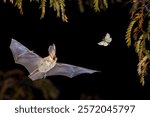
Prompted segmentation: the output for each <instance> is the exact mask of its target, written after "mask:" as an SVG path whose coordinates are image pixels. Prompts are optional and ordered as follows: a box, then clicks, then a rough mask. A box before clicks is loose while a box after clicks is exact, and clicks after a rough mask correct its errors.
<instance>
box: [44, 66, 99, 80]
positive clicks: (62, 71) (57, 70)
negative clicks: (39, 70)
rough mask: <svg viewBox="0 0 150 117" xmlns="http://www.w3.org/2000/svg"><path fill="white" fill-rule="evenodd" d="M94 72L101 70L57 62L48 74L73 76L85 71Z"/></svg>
mask: <svg viewBox="0 0 150 117" xmlns="http://www.w3.org/2000/svg"><path fill="white" fill-rule="evenodd" d="M94 72H99V71H96V70H91V69H87V68H83V67H78V66H74V65H69V64H63V63H57V64H56V65H55V66H54V67H53V68H52V69H51V70H49V71H48V72H47V73H46V74H47V76H52V75H63V76H67V77H70V78H72V77H75V76H77V75H80V74H84V73H88V74H92V73H94Z"/></svg>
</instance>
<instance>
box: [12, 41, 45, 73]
mask: <svg viewBox="0 0 150 117" xmlns="http://www.w3.org/2000/svg"><path fill="white" fill-rule="evenodd" d="M10 49H11V51H12V54H13V57H14V60H15V63H18V64H21V65H23V66H24V67H25V68H26V69H27V70H28V71H29V73H31V72H33V71H34V70H35V69H37V66H38V63H39V62H40V61H41V60H42V58H41V57H40V56H39V55H37V54H35V53H34V52H32V51H30V50H29V49H28V48H26V47H25V46H24V45H22V44H21V43H19V42H18V41H16V40H15V39H12V41H11V44H10Z"/></svg>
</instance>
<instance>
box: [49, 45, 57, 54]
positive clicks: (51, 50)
mask: <svg viewBox="0 0 150 117" xmlns="http://www.w3.org/2000/svg"><path fill="white" fill-rule="evenodd" d="M48 52H49V55H51V56H55V54H56V47H55V44H53V45H50V46H49V48H48Z"/></svg>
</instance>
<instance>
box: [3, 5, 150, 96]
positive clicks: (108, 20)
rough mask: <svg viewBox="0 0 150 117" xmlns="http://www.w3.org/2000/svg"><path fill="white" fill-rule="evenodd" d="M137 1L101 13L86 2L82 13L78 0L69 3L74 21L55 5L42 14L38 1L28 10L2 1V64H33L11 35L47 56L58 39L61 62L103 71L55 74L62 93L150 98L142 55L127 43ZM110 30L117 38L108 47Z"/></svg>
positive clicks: (13, 67)
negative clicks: (15, 51)
mask: <svg viewBox="0 0 150 117" xmlns="http://www.w3.org/2000/svg"><path fill="white" fill-rule="evenodd" d="M130 7H131V5H130V4H127V5H123V4H121V3H117V4H113V5H111V6H109V8H108V9H107V10H106V11H101V12H100V13H95V12H94V11H93V10H91V9H90V8H88V7H87V8H86V11H85V12H84V13H80V12H79V9H78V6H77V4H75V3H74V2H70V6H69V5H67V11H66V13H67V15H68V18H69V19H68V23H64V22H62V20H61V19H60V18H58V17H56V12H54V11H53V9H49V8H48V9H46V14H45V17H44V19H42V20H40V13H41V11H40V9H39V5H38V3H35V2H33V3H30V4H29V3H25V4H24V15H23V16H22V15H20V13H19V10H18V9H17V8H16V7H14V6H13V5H12V4H9V3H7V4H4V3H1V4H0V70H1V71H8V70H12V69H15V68H19V69H21V70H23V71H24V72H25V73H26V75H28V72H27V70H26V69H25V68H24V67H23V66H21V65H17V64H15V63H14V59H13V56H12V53H11V51H10V49H9V45H10V41H11V38H14V39H16V40H17V41H19V42H21V43H22V44H23V45H25V46H26V47H27V48H29V49H30V50H33V51H34V52H35V53H37V54H39V55H40V56H42V57H45V56H47V55H48V46H49V45H50V44H53V43H54V44H55V45H56V55H57V57H58V62H62V63H68V64H72V65H77V66H82V67H86V68H89V69H95V70H99V71H101V73H94V74H82V75H79V76H76V77H74V78H72V79H70V78H67V77H64V76H51V77H47V79H50V80H51V81H52V82H53V83H54V85H55V86H56V87H58V88H59V89H60V91H61V94H60V99H79V97H80V95H81V94H86V95H91V96H100V97H101V98H102V99H150V95H149V92H150V91H149V90H150V82H149V80H147V82H146V84H145V86H144V87H142V86H141V84H140V83H139V78H138V76H137V71H136V69H137V62H138V60H137V55H136V53H135V52H134V48H133V47H130V48H127V46H126V43H125V32H126V29H127V27H128V24H129V18H130V16H129V10H130ZM107 32H108V33H110V35H111V37H112V42H111V44H110V45H109V46H107V47H102V46H99V45H98V44H97V43H98V42H99V41H101V39H102V38H103V37H104V36H105V34H106V33H107Z"/></svg>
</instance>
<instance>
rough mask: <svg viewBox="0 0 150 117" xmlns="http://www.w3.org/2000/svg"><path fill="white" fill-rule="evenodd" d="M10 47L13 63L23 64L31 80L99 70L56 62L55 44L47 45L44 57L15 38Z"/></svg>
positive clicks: (72, 75) (70, 75)
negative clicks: (46, 52) (46, 54)
mask: <svg viewBox="0 0 150 117" xmlns="http://www.w3.org/2000/svg"><path fill="white" fill-rule="evenodd" d="M10 49H11V51H12V54H13V57H14V61H15V63H17V64H21V65H23V66H24V67H25V68H26V69H27V70H28V71H29V73H30V74H29V76H28V77H29V78H30V79H31V80H37V79H42V78H45V77H46V76H53V75H63V76H67V77H70V78H72V77H75V76H77V75H80V74H84V73H88V74H92V73H94V72H99V71H97V70H91V69H87V68H83V67H79V66H74V65H69V64H64V63H57V57H56V47H55V44H52V45H50V46H49V48H48V52H49V55H48V56H47V57H44V58H42V57H40V56H39V55H37V54H36V53H34V52H33V51H31V50H29V49H28V48H26V47H25V46H24V45H22V44H21V43H20V42H18V41H16V40H15V39H12V40H11V44H10Z"/></svg>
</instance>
